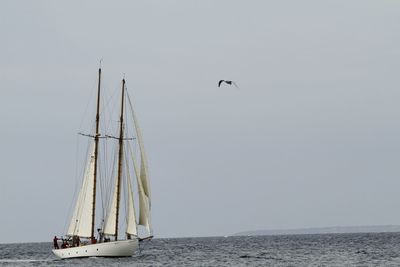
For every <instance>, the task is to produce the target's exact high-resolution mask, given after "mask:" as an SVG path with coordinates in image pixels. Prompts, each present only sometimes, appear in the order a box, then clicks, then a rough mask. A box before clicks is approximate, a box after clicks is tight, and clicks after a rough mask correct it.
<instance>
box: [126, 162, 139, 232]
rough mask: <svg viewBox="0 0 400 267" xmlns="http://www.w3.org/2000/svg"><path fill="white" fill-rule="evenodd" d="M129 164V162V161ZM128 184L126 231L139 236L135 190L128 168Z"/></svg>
mask: <svg viewBox="0 0 400 267" xmlns="http://www.w3.org/2000/svg"><path fill="white" fill-rule="evenodd" d="M127 166H128V163H127ZM126 184H127V187H128V207H127V211H126V233H127V234H128V235H136V236H137V224H136V215H135V205H134V202H133V190H132V184H131V179H130V175H129V170H128V168H127V169H126Z"/></svg>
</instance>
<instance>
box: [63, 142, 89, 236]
mask: <svg viewBox="0 0 400 267" xmlns="http://www.w3.org/2000/svg"><path fill="white" fill-rule="evenodd" d="M89 156H90V158H89V163H88V165H87V167H86V170H85V175H84V178H83V183H82V187H81V190H80V192H79V196H78V199H77V201H76V205H75V209H74V213H73V214H72V218H71V222H70V224H69V227H68V231H67V235H69V236H74V235H77V236H80V237H90V236H91V227H92V212H93V210H92V202H93V187H94V165H95V158H94V145H93V146H92V148H91V153H90V155H89Z"/></svg>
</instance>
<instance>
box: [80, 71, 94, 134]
mask: <svg viewBox="0 0 400 267" xmlns="http://www.w3.org/2000/svg"><path fill="white" fill-rule="evenodd" d="M94 84H95V85H92V88H96V90H90V92H91V93H90V96H89V100H88V101H87V103H86V107H85V111H84V112H83V116H82V119H81V122H80V124H79V129H82V125H83V121H84V120H85V118H86V114H87V112H88V110H89V105H90V104H91V99H93V95H94V93H95V91H97V78H96V81H95V82H94Z"/></svg>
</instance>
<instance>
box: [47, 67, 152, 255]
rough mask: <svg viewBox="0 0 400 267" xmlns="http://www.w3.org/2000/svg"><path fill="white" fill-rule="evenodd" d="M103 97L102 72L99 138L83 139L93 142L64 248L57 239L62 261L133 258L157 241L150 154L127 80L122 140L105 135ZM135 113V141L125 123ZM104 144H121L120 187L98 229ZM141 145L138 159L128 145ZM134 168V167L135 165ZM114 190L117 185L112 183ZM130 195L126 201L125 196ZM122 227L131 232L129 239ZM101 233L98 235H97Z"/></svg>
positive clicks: (56, 251)
mask: <svg viewBox="0 0 400 267" xmlns="http://www.w3.org/2000/svg"><path fill="white" fill-rule="evenodd" d="M100 96H101V67H100V68H99V70H98V83H97V105H96V118H95V133H94V134H82V135H85V136H87V137H89V138H91V139H92V141H91V148H90V150H89V151H90V152H89V155H88V156H89V157H88V160H87V165H86V168H85V172H84V175H83V181H82V184H81V188H80V192H79V195H78V197H77V199H76V204H75V209H74V211H73V213H72V218H71V221H70V224H69V227H68V230H67V233H66V235H65V236H66V238H63V239H62V240H63V241H62V246H61V248H59V247H58V243H57V238H56V237H55V240H54V245H55V249H53V253H54V254H55V255H56V256H58V257H60V258H76V257H123V256H132V255H133V254H134V253H135V251H137V250H138V249H139V243H140V241H142V240H144V239H151V238H152V237H153V236H152V229H151V223H150V207H151V201H150V184H149V175H148V166H147V159H146V154H145V151H144V146H143V138H142V134H141V131H140V128H139V125H138V121H137V118H136V116H135V113H134V110H133V108H132V103H131V101H130V98H129V95H128V93H127V89H126V85H125V78H124V79H122V86H121V102H120V114H119V127H118V128H119V134H118V136H110V135H107V134H101V133H100V127H99V125H100V113H101V112H100V103H101V101H100ZM127 107H129V108H130V109H129V111H130V115H131V121H128V122H127V123H129V122H132V124H133V128H132V129H134V134H135V136H134V138H133V137H132V138H131V137H129V136H127V133H126V122H125V121H124V120H125V118H127V117H128V116H125V115H126V113H127V112H126V109H127ZM100 138H111V139H115V140H118V149H117V151H118V153H117V164H116V175H115V177H112V178H113V179H114V183H113V184H112V187H111V192H112V193H111V195H110V199H108V203H109V204H108V210H107V212H106V214H105V216H104V217H103V220H100V222H97V224H96V206H97V205H96V201H97V199H98V198H99V196H98V194H97V184H98V181H97V180H98V176H99V175H98V173H99V160H98V159H99V140H100ZM129 142H135V145H136V146H137V151H136V153H135V152H134V151H133V149H131V146H129V145H128V143H129ZM129 163H131V164H129ZM130 173H132V174H134V176H135V177H136V183H135V184H136V187H137V188H135V189H136V191H135V192H136V193H137V194H135V192H134V189H133V179H131V178H130V175H129V174H130ZM109 184H111V183H109ZM123 192H124V197H123V198H122V197H121V195H122V193H123ZM135 197H136V198H137V199H138V202H139V204H138V205H137V206H138V208H139V211H138V215H139V216H138V218H136V211H135V205H134V202H135ZM122 202H125V203H123V204H124V207H125V209H124V210H125V217H126V220H125V222H124V224H123V223H121V222H122V221H120V220H121V213H120V211H121V210H122V209H123V208H122V207H121V206H122V205H121V204H122ZM120 225H124V226H125V229H123V230H125V231H124V234H123V235H122V234H121V232H122V229H119V226H120ZM138 225H141V226H143V227H144V229H145V232H146V237H144V238H140V237H139V233H138ZM96 230H97V231H96Z"/></svg>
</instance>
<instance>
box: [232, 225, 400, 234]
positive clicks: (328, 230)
mask: <svg viewBox="0 0 400 267" xmlns="http://www.w3.org/2000/svg"><path fill="white" fill-rule="evenodd" d="M386 232H400V225H373V226H334V227H318V228H299V229H280V230H255V231H245V232H239V233H236V234H233V235H232V236H257V235H312V234H350V233H386Z"/></svg>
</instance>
